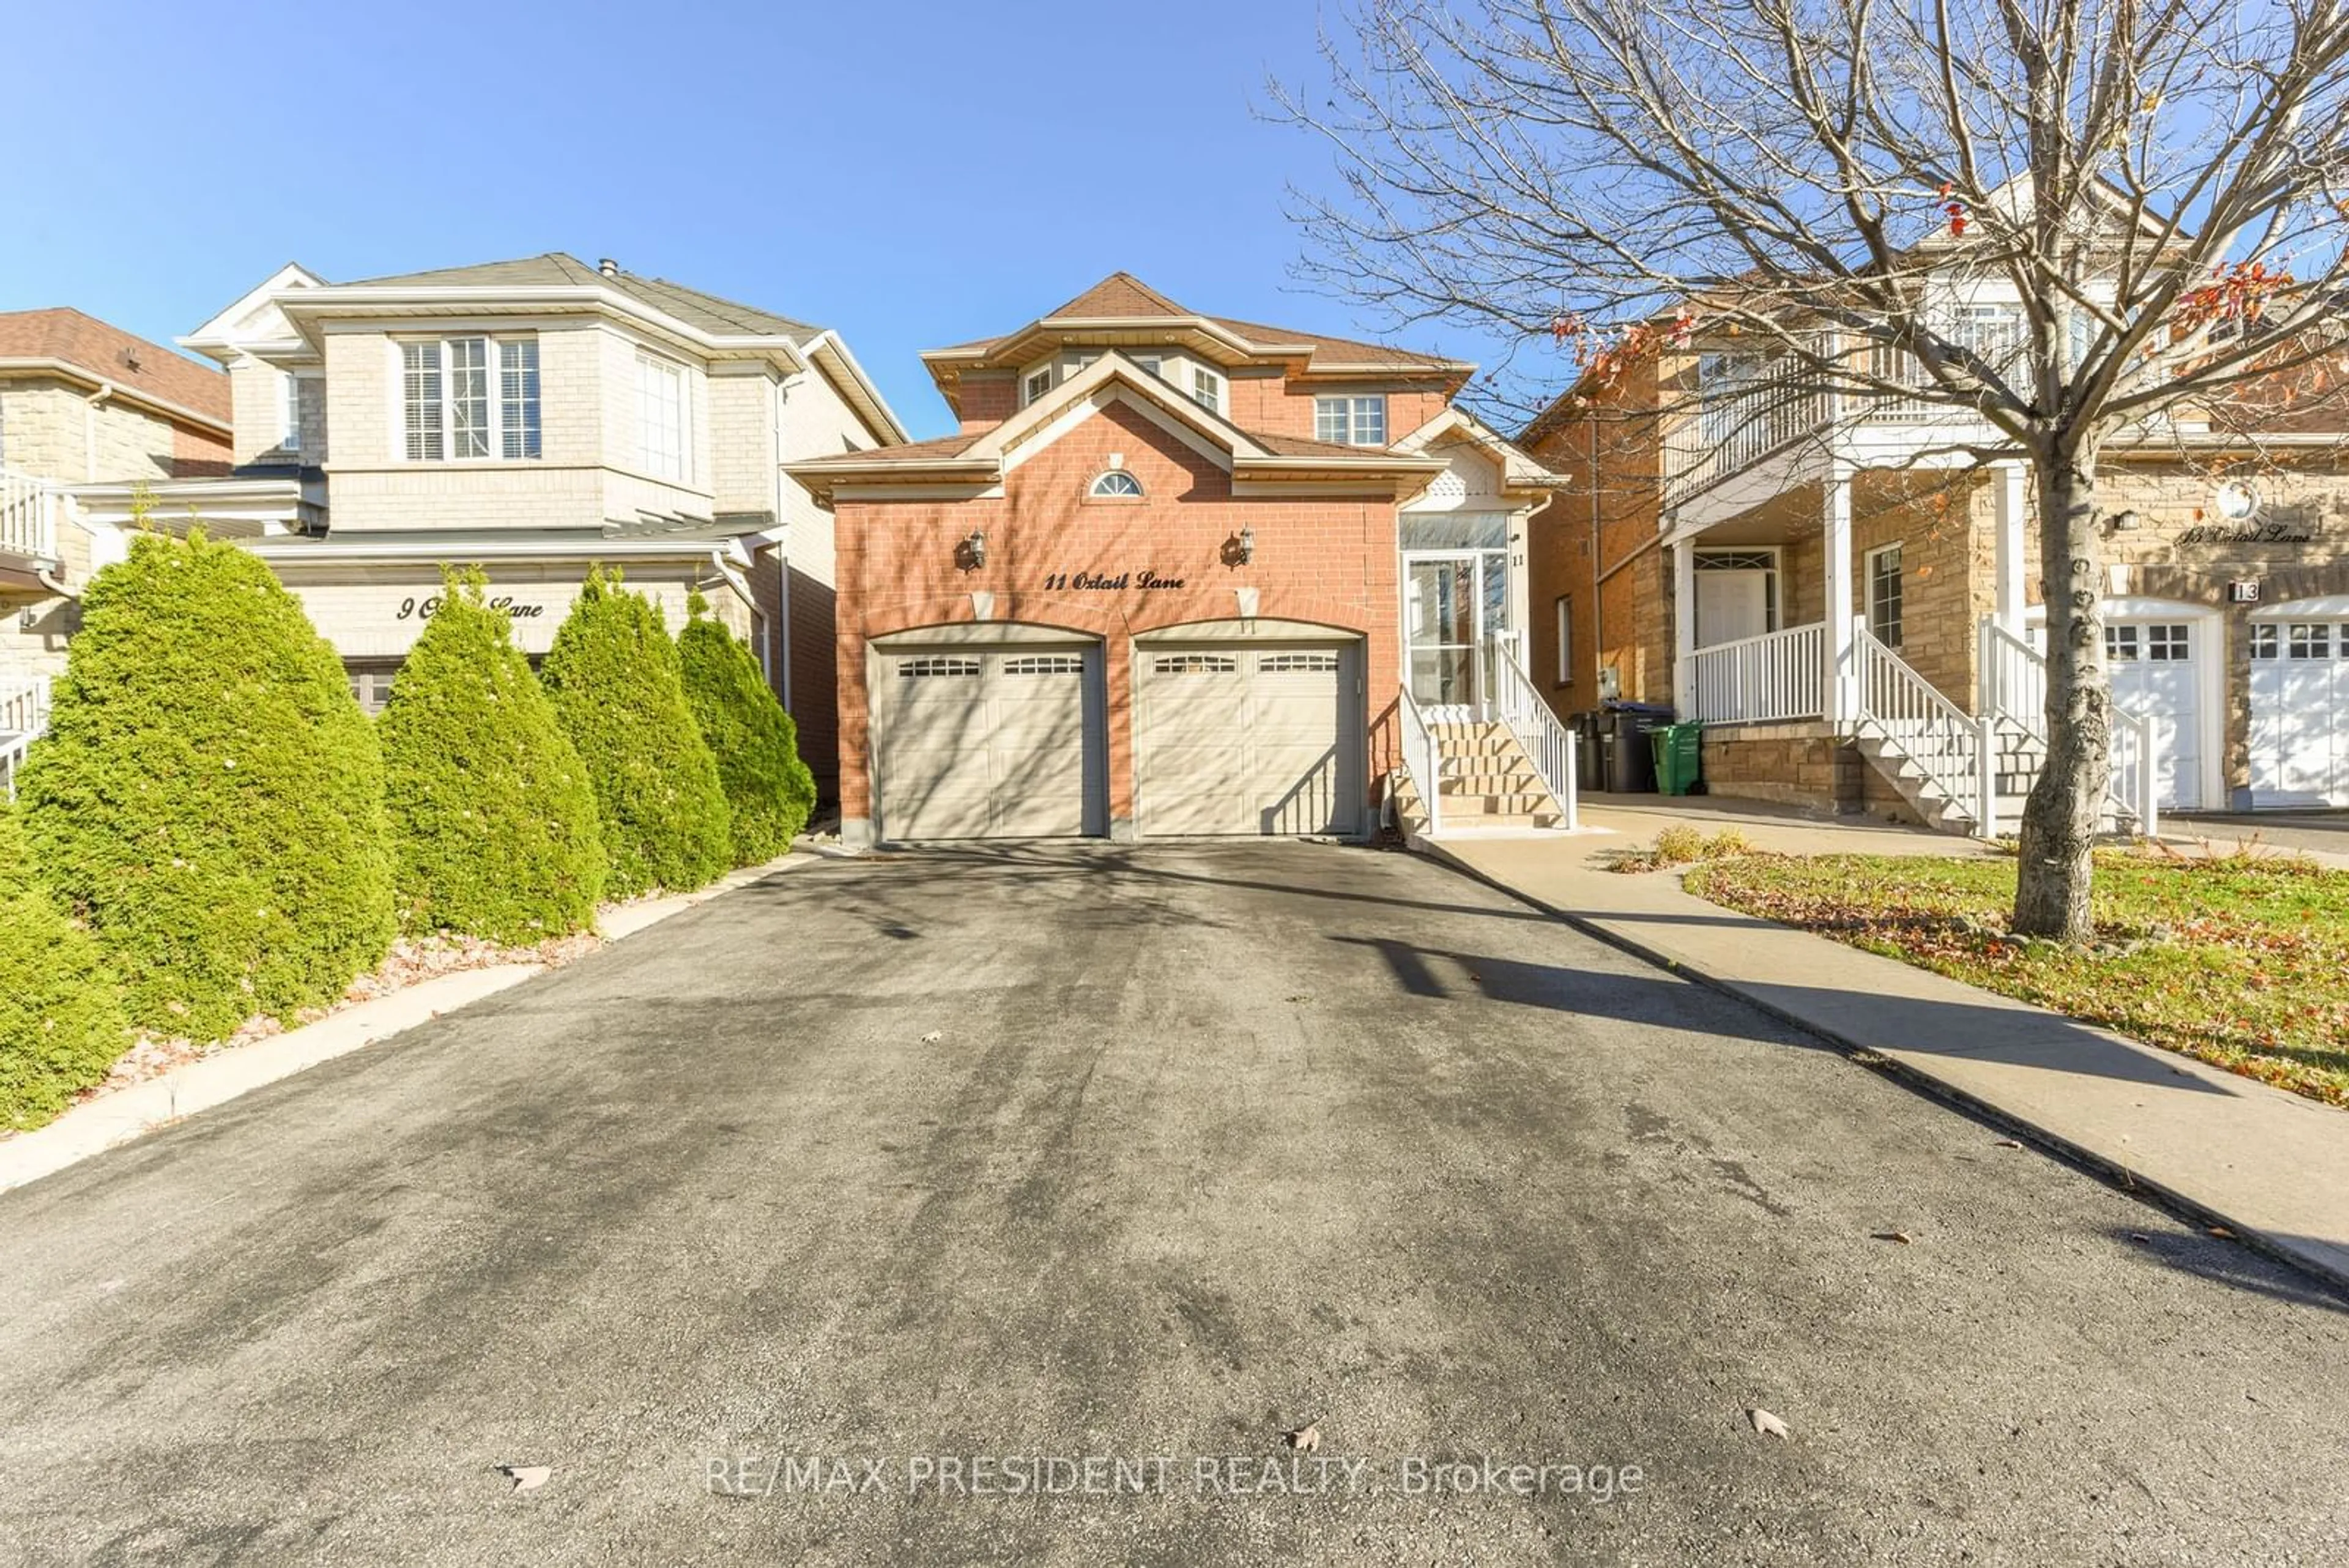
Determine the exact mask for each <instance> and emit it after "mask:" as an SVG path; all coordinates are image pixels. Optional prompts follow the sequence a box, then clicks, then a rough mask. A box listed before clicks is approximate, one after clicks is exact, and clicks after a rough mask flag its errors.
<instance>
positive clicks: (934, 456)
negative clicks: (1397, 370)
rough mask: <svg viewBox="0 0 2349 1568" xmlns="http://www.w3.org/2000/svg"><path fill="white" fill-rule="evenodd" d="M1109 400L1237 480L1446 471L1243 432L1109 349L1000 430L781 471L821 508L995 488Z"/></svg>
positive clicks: (1417, 478)
mask: <svg viewBox="0 0 2349 1568" xmlns="http://www.w3.org/2000/svg"><path fill="white" fill-rule="evenodd" d="M1114 400H1122V401H1126V402H1130V403H1133V404H1135V405H1137V406H1139V407H1141V408H1142V409H1143V411H1144V412H1145V413H1146V414H1149V415H1150V416H1151V417H1152V418H1153V419H1154V421H1155V422H1156V423H1158V424H1159V425H1161V426H1162V427H1164V428H1165V429H1167V430H1169V431H1173V432H1174V433H1175V434H1177V435H1178V436H1179V437H1180V439H1183V440H1184V441H1186V442H1188V443H1189V444H1191V445H1192V446H1193V447H1194V448H1195V450H1199V451H1202V452H1211V453H1213V454H1215V455H1216V462H1219V463H1221V464H1222V465H1223V466H1224V467H1226V469H1228V470H1229V471H1230V472H1231V473H1232V476H1233V478H1234V480H1235V481H1236V482H1237V481H1239V480H1243V479H1246V480H1251V481H1261V480H1275V481H1293V480H1298V479H1313V480H1327V479H1331V478H1340V479H1347V480H1361V479H1363V478H1366V477H1367V478H1374V479H1378V480H1381V481H1385V482H1391V483H1397V484H1399V485H1405V486H1412V487H1416V486H1418V485H1423V484H1424V483H1426V482H1427V481H1428V480H1429V479H1430V478H1432V477H1433V475H1435V474H1436V473H1439V472H1442V470H1443V468H1444V464H1443V463H1442V462H1439V461H1435V460H1433V459H1430V458H1427V457H1423V456H1421V455H1419V454H1416V453H1411V452H1390V451H1387V450H1385V449H1383V448H1378V447H1359V446H1340V445H1337V444H1335V443H1333V442H1330V441H1309V440H1307V439H1305V438H1303V437H1300V436H1287V435H1270V434H1266V433H1262V432H1259V431H1248V430H1244V429H1242V428H1241V427H1240V426H1238V425H1236V424H1234V423H1232V422H1231V421H1229V420H1227V419H1226V418H1225V417H1224V416H1223V415H1222V414H1220V413H1218V412H1217V411H1216V410H1212V409H1209V408H1207V407H1206V406H1204V405H1203V404H1201V403H1199V402H1197V401H1195V400H1193V399H1191V398H1188V397H1185V396H1184V395H1183V394H1182V393H1181V392H1179V391H1176V390H1175V389H1174V388H1173V387H1171V386H1169V385H1167V383H1166V382H1165V381H1164V379H1161V378H1159V377H1157V376H1154V375H1153V374H1151V373H1150V372H1149V371H1147V370H1144V369H1143V368H1142V367H1141V366H1139V365H1137V364H1135V363H1134V362H1133V360H1132V359H1130V358H1127V357H1126V356H1125V355H1123V353H1120V352H1118V351H1117V350H1115V349H1112V350H1110V351H1108V352H1107V353H1104V354H1103V355H1102V357H1101V358H1099V359H1097V360H1095V361H1094V362H1093V363H1092V365H1090V366H1088V367H1086V369H1084V370H1082V371H1081V372H1080V373H1079V374H1077V375H1075V376H1073V377H1071V378H1070V379H1068V380H1066V381H1064V382H1062V383H1061V385H1059V386H1058V387H1055V388H1054V389H1052V391H1051V392H1050V395H1048V396H1046V397H1043V398H1040V399H1039V400H1037V401H1035V402H1033V403H1030V405H1029V406H1028V407H1027V408H1025V409H1022V410H1019V412H1018V413H1017V414H1014V415H1013V416H1012V417H1011V418H1009V419H1008V420H1005V421H1002V422H1001V423H999V424H994V425H988V426H985V427H982V428H980V429H978V430H971V431H963V432H962V433H960V434H958V435H951V436H945V437H941V438H940V439H938V440H936V441H914V442H909V443H907V444H905V445H903V446H893V447H882V448H879V449H877V450H875V451H872V452H835V453H833V454H832V455H830V456H827V457H819V458H812V459H809V460H808V461H806V462H794V463H789V464H786V465H785V472H788V473H790V474H791V475H792V477H793V478H795V479H797V480H799V481H800V482H801V483H802V484H804V485H806V486H807V488H808V489H809V491H810V492H811V493H813V494H814V496H815V497H816V499H817V501H818V502H819V503H820V504H829V503H830V501H831V498H832V495H833V491H834V489H835V488H836V487H837V486H838V485H840V484H843V483H860V482H861V483H885V484H901V483H920V482H933V483H955V484H974V483H975V484H988V483H999V482H1000V480H1001V478H1002V476H1003V475H1004V474H1005V473H1006V472H1009V470H1010V469H1011V468H1014V467H1016V466H1018V465H1019V463H1020V462H1023V461H1025V459H1026V457H1027V456H1028V455H1029V454H1030V453H1031V452H1034V451H1036V450H1040V447H1041V446H1043V445H1049V444H1050V441H1051V440H1052V439H1053V434H1052V432H1053V431H1054V430H1055V428H1056V427H1060V426H1061V421H1063V420H1064V419H1066V418H1067V417H1068V416H1070V415H1071V414H1081V413H1082V412H1083V411H1084V410H1083V407H1082V405H1087V404H1090V405H1092V407H1093V408H1095V409H1099V408H1103V407H1106V406H1107V405H1108V404H1109V403H1110V402H1111V401H1114Z"/></svg>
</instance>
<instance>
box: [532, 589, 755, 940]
mask: <svg viewBox="0 0 2349 1568" xmlns="http://www.w3.org/2000/svg"><path fill="white" fill-rule="evenodd" d="M539 680H541V682H543V684H544V686H545V688H546V691H547V693H548V695H549V696H551V697H553V698H554V712H555V717H556V718H557V719H559V720H560V721H561V722H562V724H563V728H564V732H565V733H567V734H569V735H570V737H571V743H572V744H573V745H574V746H575V747H577V748H578V752H579V755H580V758H581V760H583V761H584V762H585V763H586V764H587V774H588V776H589V777H590V778H591V779H593V780H594V781H595V803H596V807H597V809H598V811H599V812H600V813H601V814H602V819H603V836H604V856H605V865H606V867H608V875H607V876H606V877H605V881H604V892H605V897H606V898H633V897H635V896H636V894H639V893H645V892H649V891H651V890H652V889H653V888H667V889H668V890H669V891H671V892H678V893H682V892H688V891H690V890H692V889H693V888H700V887H704V886H706V885H708V884H709V882H711V881H713V880H715V879H716V878H717V877H719V876H722V875H723V874H724V873H725V871H726V868H727V867H728V865H729V864H730V859H731V852H732V847H733V845H732V837H731V826H730V822H729V820H728V812H727V806H726V790H725V786H724V785H722V784H719V780H718V761H717V759H716V758H715V757H713V756H711V755H710V754H709V746H708V744H707V743H705V742H703V740H702V738H701V732H700V731H699V730H698V729H697V728H696V727H695V726H694V722H693V711H692V710H691V709H690V708H689V707H688V706H687V704H686V701H685V685H684V681H683V680H682V678H681V677H680V675H679V673H678V659H677V644H676V643H675V642H672V641H671V640H670V639H669V635H668V630H667V628H666V627H665V626H664V625H663V624H662V621H661V612H660V607H659V606H658V605H657V604H655V603H653V601H652V600H651V599H650V598H648V597H645V596H644V595H642V594H635V593H630V592H628V591H627V590H626V588H623V587H621V586H620V579H619V576H618V574H616V573H614V574H612V575H611V576H605V572H604V569H603V568H602V567H600V566H599V567H597V568H595V570H594V571H592V572H590V573H589V574H588V575H587V581H586V583H585V585H583V586H582V587H581V588H580V590H579V597H578V599H577V600H576V601H575V602H574V604H573V605H572V607H571V613H570V614H569V615H568V616H565V617H564V621H563V624H562V626H561V627H559V628H556V630H555V633H554V648H553V649H552V650H551V651H549V652H548V654H547V656H546V662H545V664H544V665H543V666H542V667H541V669H540V670H539Z"/></svg>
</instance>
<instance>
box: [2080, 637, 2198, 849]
mask: <svg viewBox="0 0 2349 1568" xmlns="http://www.w3.org/2000/svg"><path fill="white" fill-rule="evenodd" d="M2204 640H2206V639H2205V638H2204V637H2203V628H2201V627H2199V626H2198V625H2197V624H2195V623H2194V622H2192V621H2188V620H2158V619H2147V620H2114V621H2107V622H2106V624H2105V660H2106V665H2107V666H2108V667H2109V668H2110V670H2112V678H2113V701H2115V702H2116V703H2117V704H2118V705H2119V706H2121V707H2123V708H2126V709H2127V710H2128V711H2130V712H2132V713H2144V714H2148V715H2150V716H2151V717H2152V719H2153V722H2154V744H2155V746H2156V747H2157V748H2158V754H2159V755H2160V757H2161V762H2162V779H2161V794H2160V795H2159V797H2158V801H2159V804H2160V805H2164V806H2167V807H2169V808H2170V809H2172V810H2180V811H2190V810H2193V809H2195V808H2196V807H2199V805H2201V804H2202V679H2201V661H2202V660H2203V659H2215V658H2217V657H2218V650H2217V649H2204V648H2203V647H2201V646H2200V645H2201V643H2202V642H2203V641H2204Z"/></svg>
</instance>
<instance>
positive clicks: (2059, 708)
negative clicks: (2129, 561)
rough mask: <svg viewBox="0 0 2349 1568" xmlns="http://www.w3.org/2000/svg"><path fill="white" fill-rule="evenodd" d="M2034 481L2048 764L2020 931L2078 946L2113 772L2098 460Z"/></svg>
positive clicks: (2032, 811)
mask: <svg viewBox="0 0 2349 1568" xmlns="http://www.w3.org/2000/svg"><path fill="white" fill-rule="evenodd" d="M2033 472H2034V473H2035V474H2036V476H2037V480H2038V486H2039V565H2040V575H2041V581H2042V582H2043V584H2044V593H2045V598H2046V601H2047V761H2046V764H2045V765H2044V767H2042V768H2041V769H2040V770H2039V782H2038V783H2036V784H2033V785H2032V786H2031V798H2030V799H2029V800H2028V801H2027V802H2026V803H2025V804H2024V805H2023V835H2022V847H2021V853H2020V857H2019V861H2018V865H2017V867H2016V875H2015V888H2014V929H2015V930H2016V931H2018V932H2020V933H2022V934H2023V935H2025V936H2034V937H2052V938H2054V939H2056V940H2060V941H2067V942H2070V941H2078V940H2081V939H2082V938H2084V937H2085V936H2086V935H2087V934H2088V929H2089V927H2088V886H2089V877H2090V874H2091V870H2092V864H2093V863H2092V860H2091V856H2092V854H2093V852H2094V850H2095V842H2096V826H2097V822H2098V820H2099V819H2100V818H2101V817H2102V816H2103V815H2104V800H2105V784H2106V779H2107V777H2108V776H2109V775H2110V774H2111V772H2112V731H2113V694H2112V682H2111V680H2109V679H2108V677H2107V675H2106V669H2105V615H2104V588H2105V582H2104V576H2105V573H2104V561H2103V550H2102V540H2101V539H2100V537H2099V535H2098V520H2097V516H2096V456H2095V452H2094V451H2093V450H2089V451H2085V452H2049V453H2045V454H2044V455H2043V457H2042V460H2041V461H2040V462H2037V463H2035V464H2034V465H2033Z"/></svg>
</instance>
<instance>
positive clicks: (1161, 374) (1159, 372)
mask: <svg viewBox="0 0 2349 1568" xmlns="http://www.w3.org/2000/svg"><path fill="white" fill-rule="evenodd" d="M1133 362H1134V363H1135V364H1136V365H1138V366H1140V367H1141V368H1142V369H1144V370H1146V371H1148V372H1149V373H1150V374H1151V375H1153V376H1155V377H1157V378H1158V379H1160V380H1162V381H1163V380H1164V379H1166V372H1165V371H1164V369H1162V368H1161V367H1163V366H1164V364H1165V363H1166V360H1165V358H1164V356H1163V355H1158V354H1136V355H1135V356H1134V357H1133Z"/></svg>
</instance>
